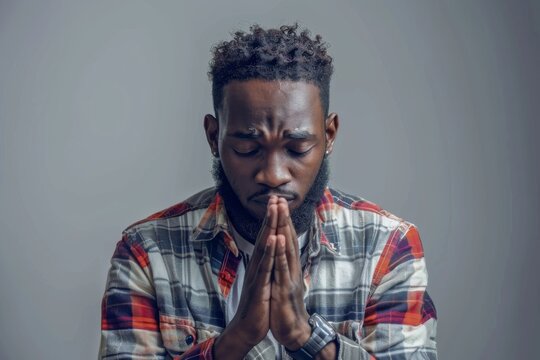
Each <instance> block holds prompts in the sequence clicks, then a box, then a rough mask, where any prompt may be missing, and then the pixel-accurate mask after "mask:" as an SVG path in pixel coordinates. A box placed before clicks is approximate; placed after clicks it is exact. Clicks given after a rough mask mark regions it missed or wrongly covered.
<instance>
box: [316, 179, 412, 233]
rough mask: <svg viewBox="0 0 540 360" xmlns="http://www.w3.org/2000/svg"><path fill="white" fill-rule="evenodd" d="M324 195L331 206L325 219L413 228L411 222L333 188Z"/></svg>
mask: <svg viewBox="0 0 540 360" xmlns="http://www.w3.org/2000/svg"><path fill="white" fill-rule="evenodd" d="M326 194H327V195H326V196H327V198H328V196H330V198H329V199H328V203H331V204H332V206H330V207H328V208H327V209H325V210H326V211H327V212H328V214H327V215H326V217H329V216H332V217H333V218H334V220H337V221H338V222H343V223H345V224H347V223H349V222H353V223H358V222H361V223H363V224H364V225H367V224H372V225H377V226H379V227H385V228H389V229H392V228H394V229H395V228H402V229H406V228H409V227H411V226H414V225H413V224H412V223H411V222H409V221H406V220H404V219H403V218H401V217H400V216H397V215H395V214H393V213H391V212H390V211H387V210H385V209H383V208H382V207H381V206H379V205H378V204H376V203H374V202H372V201H369V200H367V199H365V198H363V197H361V196H357V195H351V194H348V193H346V192H343V191H341V190H338V189H334V188H328V190H327V193H326ZM323 208H324V204H323Z"/></svg>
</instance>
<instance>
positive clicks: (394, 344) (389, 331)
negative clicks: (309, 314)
mask: <svg viewBox="0 0 540 360" xmlns="http://www.w3.org/2000/svg"><path fill="white" fill-rule="evenodd" d="M426 286H427V271H426V264H425V259H424V251H423V248H422V243H421V241H420V236H419V234H418V231H417V229H416V228H415V227H414V226H410V227H409V228H408V229H406V230H405V231H404V232H403V231H401V230H395V231H394V232H393V233H392V235H391V237H390V239H389V241H388V242H387V244H386V246H385V248H384V250H383V253H382V255H381V258H380V259H379V261H378V264H377V267H376V269H375V273H374V277H373V281H372V291H371V293H370V296H369V298H368V300H367V305H366V312H365V317H364V323H363V327H362V329H361V330H360V332H361V333H360V334H358V337H359V338H360V341H359V343H356V342H354V341H352V340H350V339H347V338H346V337H344V336H340V337H339V340H340V358H343V359H353V358H355V359H358V358H362V359H363V358H365V359H368V358H369V357H367V356H366V355H365V353H366V352H367V353H368V354H369V356H372V358H375V359H436V358H437V350H436V342H435V336H436V317H437V314H436V311H435V307H434V306H433V302H432V301H431V298H430V297H429V295H428V294H427V292H426ZM361 354H362V355H361ZM359 355H360V356H359ZM362 356H363V357H362Z"/></svg>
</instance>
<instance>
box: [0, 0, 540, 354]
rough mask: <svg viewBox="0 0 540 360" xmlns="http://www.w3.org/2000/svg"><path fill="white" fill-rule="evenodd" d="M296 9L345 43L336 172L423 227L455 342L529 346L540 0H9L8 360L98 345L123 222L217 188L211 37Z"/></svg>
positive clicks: (3, 146) (4, 270)
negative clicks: (209, 139) (211, 128)
mask: <svg viewBox="0 0 540 360" xmlns="http://www.w3.org/2000/svg"><path fill="white" fill-rule="evenodd" d="M225 3H226V4H225ZM294 20H298V21H300V22H301V23H302V24H304V25H305V26H307V27H309V28H310V29H312V31H313V32H315V33H321V34H322V35H323V36H324V38H325V39H326V40H327V41H328V42H329V43H330V44H331V48H330V51H331V54H332V55H333V56H334V58H335V67H336V72H335V76H334V80H333V83H332V93H331V110H333V111H336V112H338V113H339V114H340V115H341V132H340V134H339V138H338V143H337V147H336V149H335V152H334V154H333V156H332V169H333V184H334V185H335V186H337V187H339V188H341V189H343V190H345V191H348V192H351V193H355V194H359V195H361V196H363V197H365V198H367V199H370V200H372V201H374V202H376V203H378V204H380V205H381V206H383V207H384V208H386V209H388V210H390V211H392V212H394V213H395V214H397V215H399V216H401V217H404V218H406V219H408V220H410V221H412V222H414V223H415V224H416V225H418V227H419V228H420V233H421V235H422V239H423V242H424V246H425V252H426V256H427V262H428V269H429V272H430V285H429V292H430V294H431V295H432V297H433V298H434V300H435V303H436V306H437V309H438V314H439V326H438V346H439V354H440V358H443V359H465V358H467V359H507V358H531V357H533V355H532V354H534V353H535V352H536V347H535V341H537V339H538V336H539V335H540V334H539V331H538V321H539V320H540V319H539V311H538V305H537V304H538V301H539V295H540V294H539V292H540V291H539V281H538V279H537V276H535V275H536V274H537V273H538V268H537V266H536V261H538V251H539V246H538V240H539V236H538V224H539V221H538V219H539V216H540V206H539V201H540V191H539V184H540V176H539V165H540V162H539V159H538V155H539V153H540V148H539V141H538V137H539V135H540V126H539V121H538V120H539V115H540V105H539V103H540V101H539V100H540V99H539V94H540V72H539V69H538V64H539V63H540V41H539V40H540V36H539V35H540V5H539V2H538V1H536V2H533V1H451V0H448V1H427V0H426V1H370V2H358V1H348V2H344V1H343V2H330V1H328V2H326V1H302V2H299V1H295V2H292V1H291V2H285V1H274V2H268V3H262V2H259V1H253V0H251V1H227V2H218V1H215V2H208V1H198V2H197V3H195V2H194V1H193V2H189V3H188V2H140V1H129V2H126V1H106V2H105V1H103V2H97V3H90V2H85V3H75V2H70V1H65V2H58V1H54V2H53V1H34V2H29V1H7V2H6V1H2V2H1V3H0V166H1V168H0V171H1V173H0V239H1V240H0V358H1V359H6V360H7V359H29V358H37V359H94V358H95V357H96V353H97V348H98V339H99V320H100V301H101V296H102V294H103V290H104V286H105V280H106V272H107V270H108V264H109V260H110V257H111V255H112V253H113V250H114V246H115V243H116V242H117V241H118V240H119V239H120V233H121V231H122V230H123V229H124V228H125V227H126V226H128V225H129V224H131V223H132V222H134V221H136V220H138V219H141V218H143V217H145V216H147V215H149V214H150V213H153V212H154V211H157V210H159V209H162V208H165V207H166V206H169V205H171V204H173V203H176V202H179V201H181V200H182V199H184V198H185V197H187V196H189V195H190V194H191V193H193V192H195V191H197V190H199V189H201V188H202V187H205V186H209V185H211V178H210V176H209V163H210V162H209V161H210V154H209V150H208V148H207V146H206V145H205V140H204V136H203V129H202V117H203V115H204V114H205V113H207V112H210V111H211V109H212V107H211V102H210V84H209V82H208V80H207V77H206V71H207V66H208V60H209V49H210V46H211V45H212V44H214V43H216V42H217V41H219V40H222V39H226V38H227V37H228V35H227V34H228V32H229V31H231V30H234V29H238V28H242V29H245V28H247V26H248V25H249V24H251V23H253V22H259V23H261V24H262V25H264V26H274V25H277V24H281V23H288V22H292V21H294Z"/></svg>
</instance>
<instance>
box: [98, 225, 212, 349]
mask: <svg viewBox="0 0 540 360" xmlns="http://www.w3.org/2000/svg"><path fill="white" fill-rule="evenodd" d="M101 311H102V313H101V345H100V350H99V359H112V358H114V359H171V358H172V357H171V356H170V354H169V353H168V352H167V349H166V348H165V347H164V344H163V338H162V333H161V329H160V323H159V313H158V309H157V304H156V296H155V290H154V285H153V281H152V277H151V273H150V269H149V258H148V254H147V253H146V252H145V251H144V249H142V248H141V247H139V246H136V245H133V246H131V245H130V244H129V243H128V240H127V235H126V234H124V236H123V238H122V240H121V241H120V242H118V244H117V246H116V250H115V252H114V254H113V257H112V259H111V267H110V270H109V275H108V279H107V285H106V290H105V294H104V296H103V301H102V305H101ZM213 342H214V339H213V338H211V339H208V340H206V341H204V342H201V343H199V344H197V345H194V346H192V347H191V348H190V349H189V350H188V351H187V352H186V353H184V354H182V355H181V356H176V357H174V358H175V359H181V358H187V357H190V356H193V355H195V356H196V358H199V359H201V358H202V359H211V358H212V345H213Z"/></svg>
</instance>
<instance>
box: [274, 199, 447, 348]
mask: <svg viewBox="0 0 540 360" xmlns="http://www.w3.org/2000/svg"><path fill="white" fill-rule="evenodd" d="M279 214H280V216H279V220H278V231H277V246H276V260H275V268H274V282H273V283H272V300H273V301H272V307H271V313H273V314H274V316H273V317H272V318H271V324H270V327H271V329H272V333H273V334H274V336H275V337H276V339H277V340H278V341H279V342H280V343H281V344H283V345H284V346H285V347H286V348H287V349H289V350H293V351H295V350H297V349H299V348H300V347H302V346H303V344H304V343H305V342H306V341H307V339H308V338H309V337H310V334H311V328H310V327H309V325H308V324H307V318H308V316H309V315H308V314H307V312H306V310H305V307H304V304H303V300H302V298H303V297H302V294H303V291H302V285H301V284H302V278H301V274H300V265H299V250H298V246H297V241H296V234H295V233H294V227H293V225H292V223H291V222H290V217H289V216H288V215H289V214H288V209H287V206H286V204H283V203H282V202H281V201H280V211H279ZM426 286H427V273H426V268H425V261H424V253H423V249H422V244H421V241H420V237H419V235H418V232H417V230H416V228H415V227H413V226H410V227H408V228H407V229H406V230H405V231H403V230H402V228H398V229H396V230H394V231H393V232H392V233H391V235H390V238H389V240H388V241H387V243H386V245H385V247H384V249H383V252H382V254H381V257H380V259H379V261H378V263H377V266H376V268H375V272H374V277H373V281H372V287H371V292H370V296H369V297H368V300H367V305H366V311H365V317H364V323H363V328H362V329H361V330H360V331H359V333H357V334H356V335H357V336H356V337H357V339H359V341H354V340H352V339H349V338H347V337H345V336H343V335H338V338H337V341H332V342H330V343H328V345H327V346H326V347H324V348H323V349H322V350H321V351H320V352H319V353H318V354H317V356H316V358H317V359H336V358H337V359H426V358H428V359H436V356H437V354H436V346H435V340H434V338H435V322H436V314H435V308H434V307H433V303H432V302H431V299H430V298H429V296H428V295H427V293H426V292H425V289H426ZM274 305H276V306H274Z"/></svg>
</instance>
